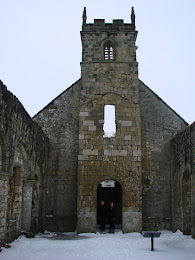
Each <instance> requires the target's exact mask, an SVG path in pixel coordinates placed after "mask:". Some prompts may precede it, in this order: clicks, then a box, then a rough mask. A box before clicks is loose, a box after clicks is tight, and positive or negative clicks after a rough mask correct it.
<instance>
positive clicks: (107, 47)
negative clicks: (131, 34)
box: [104, 41, 114, 60]
mask: <svg viewBox="0 0 195 260" xmlns="http://www.w3.org/2000/svg"><path fill="white" fill-rule="evenodd" d="M104 60H114V47H113V44H112V42H111V41H107V42H106V43H105V44H104Z"/></svg>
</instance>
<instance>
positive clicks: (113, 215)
mask: <svg viewBox="0 0 195 260" xmlns="http://www.w3.org/2000/svg"><path fill="white" fill-rule="evenodd" d="M108 219H109V224H110V233H114V230H115V221H116V208H111V207H110V208H109V209H108Z"/></svg>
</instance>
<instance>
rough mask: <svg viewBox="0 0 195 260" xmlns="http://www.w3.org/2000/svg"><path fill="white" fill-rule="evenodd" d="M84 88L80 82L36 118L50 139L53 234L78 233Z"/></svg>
mask: <svg viewBox="0 0 195 260" xmlns="http://www.w3.org/2000/svg"><path fill="white" fill-rule="evenodd" d="M81 88H82V86H81V80H79V81H77V82H76V83H75V84H73V85H72V86H71V87H70V88H69V89H67V90H66V91H64V92H63V93H62V94H61V95H59V96H58V97H57V98H56V99H54V100H53V101H52V102H51V103H50V104H48V105H47V106H46V107H45V108H44V109H43V110H41V111H40V112H39V113H38V114H37V115H36V116H35V117H34V120H35V121H36V122H38V123H39V124H40V125H41V127H42V129H43V131H44V132H45V133H46V135H47V136H48V137H49V139H50V157H49V171H48V177H47V193H46V227H47V229H48V230H51V231H52V230H53V231H56V230H57V231H75V230H76V222H77V161H78V136H79V133H78V126H79V97H80V91H81Z"/></svg>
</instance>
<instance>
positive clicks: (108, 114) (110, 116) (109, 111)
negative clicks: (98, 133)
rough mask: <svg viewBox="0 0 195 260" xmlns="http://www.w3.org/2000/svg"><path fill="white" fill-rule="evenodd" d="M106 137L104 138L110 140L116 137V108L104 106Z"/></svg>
mask: <svg viewBox="0 0 195 260" xmlns="http://www.w3.org/2000/svg"><path fill="white" fill-rule="evenodd" d="M103 130H104V135H103V137H106V138H110V137H115V136H116V123H115V106H114V105H105V106H104V126H103Z"/></svg>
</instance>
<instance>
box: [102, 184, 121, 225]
mask: <svg viewBox="0 0 195 260" xmlns="http://www.w3.org/2000/svg"><path fill="white" fill-rule="evenodd" d="M102 200H103V201H104V203H105V205H106V207H109V206H110V203H111V202H114V204H115V205H116V209H117V211H116V212H117V217H116V228H120V229H121V228H122V226H121V224H122V188H121V185H120V183H119V182H117V181H115V180H104V181H102V182H100V183H99V185H98V187H97V207H99V206H100V203H101V201H102ZM97 224H98V225H99V222H98V219H97ZM106 224H108V219H107V220H106Z"/></svg>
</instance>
